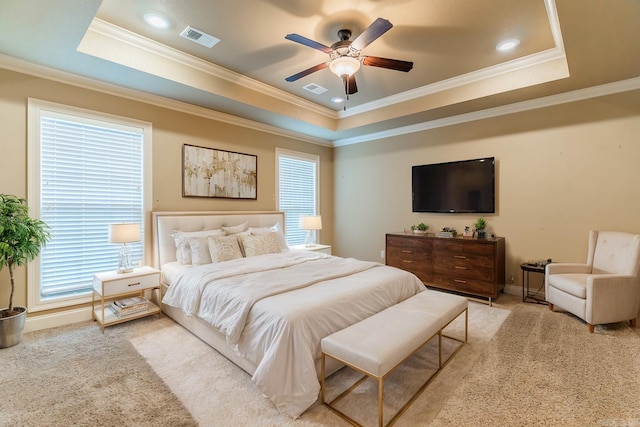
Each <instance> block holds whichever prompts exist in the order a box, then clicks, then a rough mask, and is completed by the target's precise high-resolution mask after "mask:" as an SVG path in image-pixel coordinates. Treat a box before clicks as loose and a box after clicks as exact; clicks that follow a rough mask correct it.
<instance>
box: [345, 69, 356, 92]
mask: <svg viewBox="0 0 640 427" xmlns="http://www.w3.org/2000/svg"><path fill="white" fill-rule="evenodd" d="M342 80H343V81H344V93H346V94H347V95H353V94H354V93H356V92H358V85H357V84H356V75H355V74H354V75H352V76H351V77H349V78H347V77H343V79H342Z"/></svg>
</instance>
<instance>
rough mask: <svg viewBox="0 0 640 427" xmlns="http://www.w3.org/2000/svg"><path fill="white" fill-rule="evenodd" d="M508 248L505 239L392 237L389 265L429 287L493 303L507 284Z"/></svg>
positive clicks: (388, 239)
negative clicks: (506, 252)
mask: <svg viewBox="0 0 640 427" xmlns="http://www.w3.org/2000/svg"><path fill="white" fill-rule="evenodd" d="M504 247H505V241H504V238H503V237H495V238H487V239H476V238H469V237H455V238H444V237H435V235H434V234H426V235H414V234H405V233H390V234H387V235H386V249H385V251H386V263H387V265H391V266H394V267H398V268H401V269H403V270H407V271H410V272H411V273H413V274H415V275H416V276H418V278H419V279H420V280H422V281H423V282H424V284H425V285H427V286H429V287H433V288H440V289H447V290H450V291H456V292H461V293H465V294H469V295H474V296H479V297H484V298H488V299H489V302H490V303H491V302H492V300H493V299H495V298H497V297H498V293H499V292H500V291H501V290H502V288H503V287H504V283H505V252H504Z"/></svg>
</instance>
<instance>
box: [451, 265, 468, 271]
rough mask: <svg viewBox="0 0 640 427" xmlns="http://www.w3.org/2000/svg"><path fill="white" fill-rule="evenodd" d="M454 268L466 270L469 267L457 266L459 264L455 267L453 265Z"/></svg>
mask: <svg viewBox="0 0 640 427" xmlns="http://www.w3.org/2000/svg"><path fill="white" fill-rule="evenodd" d="M453 268H456V269H458V270H466V269H467V267H460V266H457V265H456V266H455V267H453Z"/></svg>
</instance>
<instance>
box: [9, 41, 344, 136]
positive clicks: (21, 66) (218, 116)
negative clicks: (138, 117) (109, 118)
mask: <svg viewBox="0 0 640 427" xmlns="http://www.w3.org/2000/svg"><path fill="white" fill-rule="evenodd" d="M0 68H4V69H7V70H10V71H15V72H18V73H23V74H28V75H31V76H34V77H40V78H44V79H48V80H51V81H55V82H58V83H63V84H68V85H71V86H76V87H79V88H83V89H89V90H93V91H96V92H101V93H105V94H108V95H114V96H118V97H120V98H124V99H128V100H131V101H138V102H143V103H145V104H149V105H154V106H157V107H161V108H167V109H170V110H174V111H179V112H182V113H187V114H192V115H194V116H199V117H203V118H206V119H210V120H215V121H218V122H223V123H228V124H231V125H235V126H240V127H243V128H247V129H253V130H258V131H261V132H266V133H270V134H273V135H278V136H283V137H286V138H292V139H296V140H299V141H304V142H309V143H311V144H316V145H322V146H326V147H331V146H332V144H331V141H329V140H326V139H322V138H316V137H312V136H308V135H305V134H301V133H298V132H293V131H289V130H286V129H282V128H279V127H277V126H272V125H268V124H264V123H260V122H257V121H255V120H250V119H245V118H242V117H238V116H234V115H232V114H227V113H222V112H219V111H215V110H210V109H208V108H204V107H198V106H195V105H192V104H189V103H186V102H181V101H176V100H173V99H169V98H165V97H162V96H158V95H152V94H149V93H147V92H142V91H138V90H135V89H128V88H124V87H121V86H118V85H114V84H110V83H104V82H101V81H98V80H94V79H90V78H87V77H82V76H78V75H77V74H72V73H68V72H65V71H60V70H55V69H53V68H49V67H45V66H43V65H38V64H34V63H32V62H29V61H25V60H23V59H19V58H15V57H13V56H9V55H5V54H1V53H0Z"/></svg>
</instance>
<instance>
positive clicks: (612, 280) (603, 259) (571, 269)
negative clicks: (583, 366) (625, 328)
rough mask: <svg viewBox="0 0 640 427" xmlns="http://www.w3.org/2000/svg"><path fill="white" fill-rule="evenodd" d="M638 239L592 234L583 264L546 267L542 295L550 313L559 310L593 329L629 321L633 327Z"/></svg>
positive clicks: (639, 283) (638, 292) (639, 280)
mask: <svg viewBox="0 0 640 427" xmlns="http://www.w3.org/2000/svg"><path fill="white" fill-rule="evenodd" d="M639 269H640V235H638V234H630V233H621V232H615V231H600V232H598V231H593V230H592V231H591V232H590V233H589V251H588V255H587V263H586V264H563V263H554V264H548V265H547V267H546V269H545V295H546V299H547V302H548V303H549V310H553V307H554V306H558V307H559V308H562V309H564V310H566V311H568V312H570V313H573V314H575V315H576V316H578V317H579V318H581V319H582V320H584V321H585V322H587V326H588V328H589V332H593V329H594V325H601V324H605V323H613V322H622V321H630V322H631V326H634V327H635V326H636V317H637V316H638V303H639V300H640V272H639Z"/></svg>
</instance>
